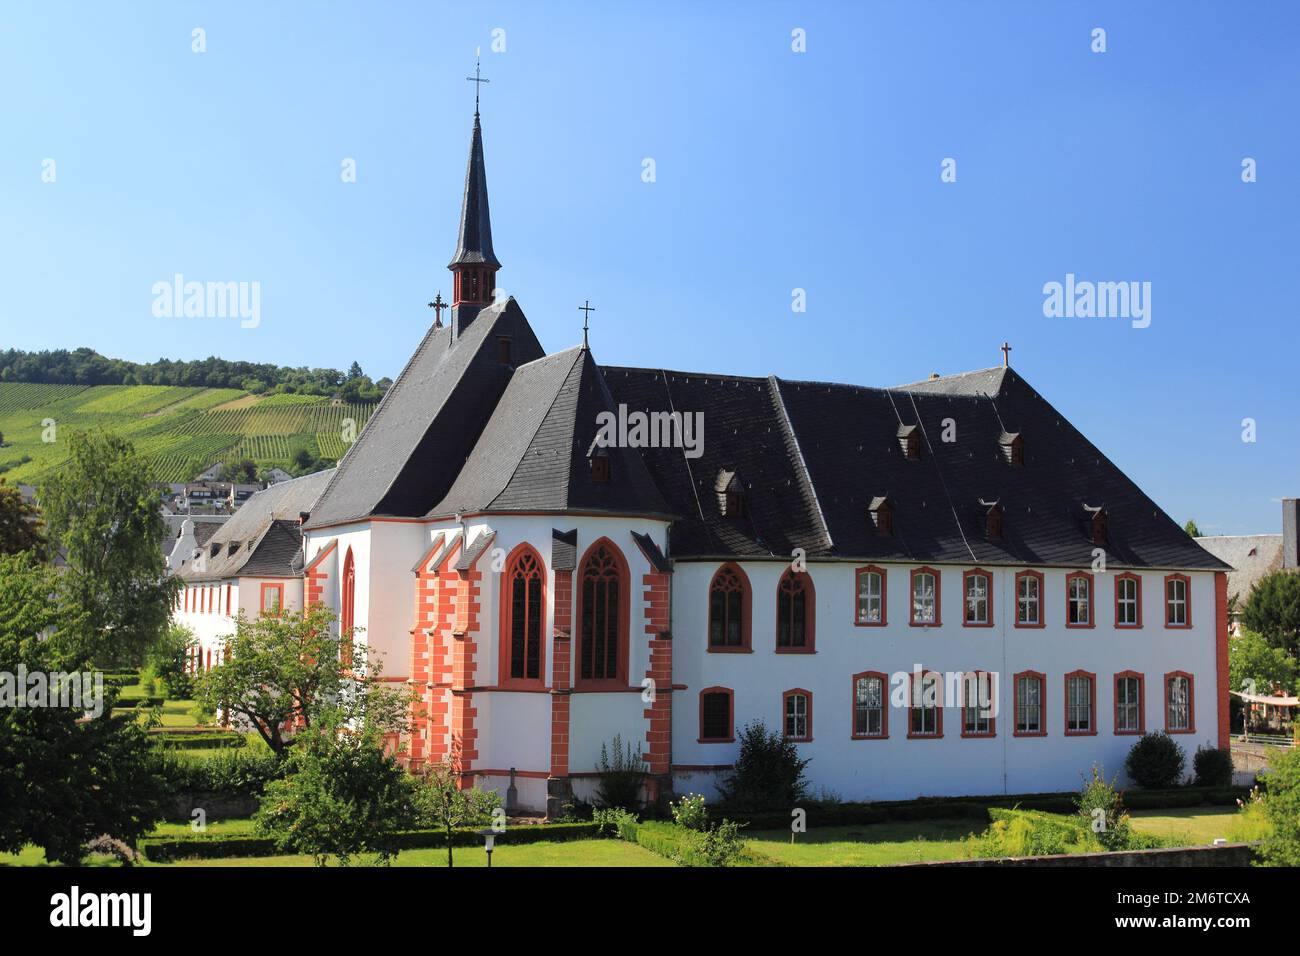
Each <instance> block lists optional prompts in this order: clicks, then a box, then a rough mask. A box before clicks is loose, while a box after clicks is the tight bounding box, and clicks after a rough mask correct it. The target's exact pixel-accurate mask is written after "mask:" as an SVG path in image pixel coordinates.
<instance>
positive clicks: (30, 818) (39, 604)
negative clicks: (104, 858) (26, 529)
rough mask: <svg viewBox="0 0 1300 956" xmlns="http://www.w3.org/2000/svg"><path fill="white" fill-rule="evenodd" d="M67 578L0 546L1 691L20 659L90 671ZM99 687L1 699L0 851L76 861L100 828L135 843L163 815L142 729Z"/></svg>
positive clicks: (43, 669) (40, 666)
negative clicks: (36, 699)
mask: <svg viewBox="0 0 1300 956" xmlns="http://www.w3.org/2000/svg"><path fill="white" fill-rule="evenodd" d="M66 585H67V576H66V575H63V574H60V573H59V572H58V571H57V570H56V569H55V568H54V567H52V566H51V565H48V564H42V563H41V562H39V561H38V560H37V556H36V555H35V554H33V553H32V552H24V553H22V554H17V555H0V672H3V674H4V675H5V677H4V678H3V679H0V699H3V698H4V697H5V696H6V695H12V694H14V693H16V692H22V691H25V690H26V688H21V687H16V686H15V683H16V682H14V681H13V678H12V677H11V676H10V675H16V674H17V673H18V672H19V668H20V667H21V668H24V669H25V670H26V672H27V674H28V675H31V674H36V673H40V674H43V675H46V680H47V682H49V681H50V680H51V677H50V675H53V674H56V673H60V672H62V673H72V672H81V673H85V672H87V671H88V670H89V668H90V661H89V659H88V658H86V657H83V656H81V655H82V654H84V651H85V649H86V648H87V647H88V646H89V644H88V642H87V641H86V640H84V639H83V638H82V637H81V636H80V634H79V632H82V631H84V630H85V629H86V628H87V627H88V620H89V614H88V612H86V611H85V610H84V609H83V608H82V607H81V606H80V605H79V603H78V600H79V599H78V598H77V597H75V596H73V595H70V593H69V589H68V588H67V586H66ZM93 687H94V685H93V683H92V684H91V687H90V688H88V689H86V690H88V691H89V693H90V694H91V695H93V694H94V690H93ZM83 688H84V685H83ZM101 689H102V690H103V692H104V694H105V696H104V697H101V698H100V699H99V700H98V701H97V702H96V701H95V700H87V699H86V698H85V697H82V698H81V699H80V700H74V699H67V700H65V701H64V703H68V704H71V703H76V704H78V705H79V706H75V707H74V706H24V707H18V706H14V701H13V700H6V701H5V702H4V706H0V767H3V768H4V771H3V772H0V852H4V853H16V852H18V851H19V850H21V849H22V848H23V847H24V846H26V845H28V844H33V845H35V846H38V847H41V848H42V849H43V850H44V851H45V857H46V859H47V860H50V861H51V862H58V863H69V864H74V863H77V862H78V861H80V860H81V858H82V857H83V856H84V855H85V847H86V844H87V843H88V842H89V841H91V840H93V839H95V838H97V837H100V836H105V835H106V836H108V837H110V838H112V839H115V840H120V841H121V842H123V843H125V844H127V845H134V844H135V842H136V841H137V840H138V839H139V838H140V837H141V836H142V835H144V834H145V833H147V832H148V831H149V830H151V829H152V828H153V826H154V824H156V823H157V822H158V821H159V820H161V819H162V801H163V798H164V784H163V781H162V780H161V779H160V778H159V777H158V775H157V774H156V772H155V769H154V768H155V766H156V764H155V761H154V758H153V753H152V750H151V747H150V744H149V740H148V737H147V735H146V734H145V733H144V731H143V730H142V729H141V728H140V727H139V726H138V725H137V724H136V723H135V722H134V721H133V720H132V719H130V718H127V717H114V716H112V699H111V696H110V695H111V691H110V690H109V689H108V688H104V687H102V685H101ZM46 703H48V704H55V703H56V702H55V701H54V700H53V699H51V700H48V701H46Z"/></svg>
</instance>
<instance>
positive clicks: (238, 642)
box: [195, 604, 410, 755]
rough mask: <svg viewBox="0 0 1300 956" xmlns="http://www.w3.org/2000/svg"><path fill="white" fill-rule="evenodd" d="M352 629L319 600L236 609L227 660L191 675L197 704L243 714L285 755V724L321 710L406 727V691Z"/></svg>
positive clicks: (311, 720)
mask: <svg viewBox="0 0 1300 956" xmlns="http://www.w3.org/2000/svg"><path fill="white" fill-rule="evenodd" d="M357 633H359V630H358V629H355V628H354V629H353V630H352V631H350V632H346V633H340V629H339V628H338V627H337V618H336V617H335V615H334V613H333V612H332V611H330V609H329V608H327V607H325V606H324V605H323V604H314V605H312V606H311V607H310V608H309V609H308V610H307V612H306V613H305V614H298V613H295V612H286V613H283V614H263V615H261V616H260V617H258V618H256V619H254V620H249V619H248V618H246V617H245V616H244V615H242V614H241V615H240V616H239V618H238V619H237V620H236V622H235V633H234V634H233V635H231V636H230V637H229V638H227V641H226V650H227V651H228V654H227V655H225V656H226V658H227V659H226V660H225V661H223V663H222V664H221V666H220V667H214V668H213V669H212V670H210V671H206V672H204V673H202V674H200V675H199V676H198V677H197V678H196V680H195V695H196V698H197V700H198V701H199V703H200V704H201V705H202V706H203V707H205V708H206V709H208V710H209V711H211V712H213V713H221V712H223V711H228V712H229V713H230V714H231V715H232V716H233V717H237V718H241V719H242V720H245V721H247V722H248V723H249V724H251V725H252V727H253V729H254V730H256V731H257V733H258V734H259V735H260V736H261V738H262V739H263V740H265V741H266V743H267V745H268V746H269V747H270V748H271V749H272V750H273V751H275V753H277V754H281V755H283V754H284V753H285V752H286V751H287V750H288V749H289V748H290V746H292V745H293V743H294V742H295V740H296V739H297V738H296V737H295V738H290V737H288V736H286V733H285V730H286V728H287V727H291V726H298V725H299V724H301V725H303V726H306V727H312V726H314V725H315V724H316V723H317V722H318V720H319V719H320V717H321V715H322V714H325V713H331V712H335V711H337V712H339V713H341V714H342V715H343V719H344V721H345V722H346V723H348V724H351V725H359V724H360V723H362V722H363V721H365V722H367V723H368V724H369V726H372V727H375V728H378V729H380V730H381V731H383V732H386V733H393V732H398V731H400V730H402V729H404V728H405V726H406V718H407V708H408V706H409V701H410V697H409V694H407V693H406V692H405V691H399V690H397V689H395V688H393V687H391V686H390V685H388V684H385V683H384V682H383V681H382V680H381V679H380V677H381V674H382V667H381V663H380V662H379V661H378V660H373V661H372V660H371V659H370V656H369V653H368V649H367V647H366V645H365V644H364V643H358V642H356V641H355V636H356V634H357Z"/></svg>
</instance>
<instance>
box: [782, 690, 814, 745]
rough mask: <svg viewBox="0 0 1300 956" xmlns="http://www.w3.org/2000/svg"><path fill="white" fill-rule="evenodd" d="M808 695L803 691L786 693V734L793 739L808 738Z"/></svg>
mask: <svg viewBox="0 0 1300 956" xmlns="http://www.w3.org/2000/svg"><path fill="white" fill-rule="evenodd" d="M808 727H809V721H808V695H807V694H805V693H803V692H798V693H790V694H786V695H785V735H786V736H787V737H788V738H790V739H791V740H808V739H809V738H810V736H811V735H810V734H809V732H808Z"/></svg>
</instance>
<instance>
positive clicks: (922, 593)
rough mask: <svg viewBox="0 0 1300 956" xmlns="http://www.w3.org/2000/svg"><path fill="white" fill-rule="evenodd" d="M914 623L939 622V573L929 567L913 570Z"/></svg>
mask: <svg viewBox="0 0 1300 956" xmlns="http://www.w3.org/2000/svg"><path fill="white" fill-rule="evenodd" d="M912 623H913V624H938V623H939V573H938V572H937V571H932V570H930V569H929V568H921V569H919V570H916V571H913V572H912Z"/></svg>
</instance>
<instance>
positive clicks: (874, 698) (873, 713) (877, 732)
mask: <svg viewBox="0 0 1300 956" xmlns="http://www.w3.org/2000/svg"><path fill="white" fill-rule="evenodd" d="M888 727H889V718H888V714H887V712H886V711H885V675H884V674H858V675H857V676H855V677H854V678H853V736H854V737H887V736H889V730H888Z"/></svg>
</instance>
